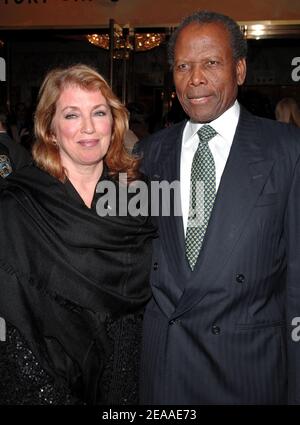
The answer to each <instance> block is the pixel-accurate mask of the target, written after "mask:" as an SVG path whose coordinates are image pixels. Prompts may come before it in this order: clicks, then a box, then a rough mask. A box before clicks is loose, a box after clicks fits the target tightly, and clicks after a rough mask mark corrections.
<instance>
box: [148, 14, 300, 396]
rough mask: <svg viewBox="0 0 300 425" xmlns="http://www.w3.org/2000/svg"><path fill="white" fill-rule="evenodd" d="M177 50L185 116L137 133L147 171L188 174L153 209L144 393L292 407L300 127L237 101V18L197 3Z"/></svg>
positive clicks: (298, 293)
mask: <svg viewBox="0 0 300 425" xmlns="http://www.w3.org/2000/svg"><path fill="white" fill-rule="evenodd" d="M169 47H170V59H171V64H172V68H173V75H174V82H175V86H176V91H177V96H178V99H179V101H180V103H181V105H182V107H183V109H184V111H185V112H186V113H187V115H188V116H189V117H190V119H189V120H188V121H185V122H182V123H179V124H177V125H174V126H173V127H171V128H168V129H165V130H162V131H160V132H159V133H157V134H154V135H153V136H151V137H150V138H148V139H145V140H144V141H142V142H140V146H141V148H142V152H143V158H144V159H143V168H144V172H145V173H146V174H148V175H149V176H150V178H151V179H152V180H156V181H159V182H161V181H168V182H170V183H171V182H174V181H175V180H180V200H181V211H182V216H176V214H175V206H176V205H175V203H174V202H175V201H173V204H172V203H171V206H172V205H173V210H171V215H169V216H163V215H162V214H161V215H160V216H159V217H158V219H157V222H158V227H159V233H160V237H159V239H158V240H155V241H154V254H153V268H152V274H151V285H152V290H153V299H152V300H151V301H150V303H149V304H148V306H147V309H146V313H145V319H144V341H143V355H142V365H141V394H140V400H141V403H142V404H285V403H294V404H297V403H299V402H300V379H299V378H300V350H299V344H300V342H297V340H298V339H299V338H298V336H299V335H298V331H297V326H296V325H299V322H300V318H299V316H300V282H299V279H300V166H299V159H300V132H299V130H298V129H296V128H294V127H293V126H289V125H284V124H280V123H278V122H275V121H271V120H267V119H263V118H258V117H255V116H253V115H251V114H250V113H248V112H247V111H246V110H245V109H244V108H243V107H242V106H240V105H239V103H238V102H237V101H236V98H237V93H238V86H240V85H241V84H243V82H244V80H245V75H246V42H245V40H244V39H243V37H242V34H241V32H240V29H239V27H238V25H237V24H236V23H235V22H234V21H232V20H231V19H230V18H228V17H225V16H223V15H220V14H217V13H212V12H199V13H195V14H193V15H191V16H190V17H188V18H187V19H185V20H184V21H183V23H182V24H181V25H180V26H179V27H178V29H177V30H176V32H175V33H174V34H173V36H172V38H171V40H170V46H169ZM190 180H191V184H190ZM197 181H198V187H197V185H196V186H195V182H196V183H197ZM199 182H200V183H201V184H202V185H203V186H202V189H203V190H204V192H203V191H202V193H204V194H203V199H204V200H203V202H202V210H203V212H204V214H203V216H202V218H201V219H200V220H198V222H197V220H194V217H195V211H196V212H197V211H198V210H197V208H198V207H197V203H196V207H195V199H200V200H201V197H200V198H199V192H198V195H197V192H195V190H196V189H199V187H200V188H201V185H200V186H199ZM195 187H196V189H195ZM197 196H198V198H197ZM198 203H199V202H198ZM200 205H201V202H200ZM200 210H201V209H200ZM196 215H197V214H196ZM195 223H196V224H195ZM292 325H295V326H296V327H294V328H293V326H292Z"/></svg>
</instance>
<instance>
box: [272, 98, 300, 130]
mask: <svg viewBox="0 0 300 425" xmlns="http://www.w3.org/2000/svg"><path fill="white" fill-rule="evenodd" d="M275 117H276V120H277V121H281V122H285V123H289V124H294V125H296V126H297V127H300V109H299V106H298V104H297V102H296V100H295V99H293V98H292V97H284V98H283V99H281V100H280V101H279V102H278V103H277V104H276V108H275Z"/></svg>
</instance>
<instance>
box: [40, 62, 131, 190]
mask: <svg viewBox="0 0 300 425" xmlns="http://www.w3.org/2000/svg"><path fill="white" fill-rule="evenodd" d="M70 86H76V87H80V88H82V89H84V90H91V91H93V90H100V91H101V94H102V95H103V96H104V97H105V99H106V101H107V103H108V105H109V106H110V109H111V113H112V117H113V129H112V137H111V142H110V145H109V148H108V151H107V154H106V156H105V158H104V163H105V165H106V166H107V168H108V171H109V174H110V175H111V176H112V177H114V178H117V177H118V174H119V173H127V179H128V181H129V182H130V181H133V180H135V179H137V178H138V177H139V171H138V169H139V159H138V158H137V157H134V156H132V155H130V154H129V153H128V152H127V151H126V149H125V146H124V136H125V132H126V131H127V130H128V112H127V109H126V108H125V106H124V105H123V104H122V103H121V102H120V100H119V99H118V98H117V97H116V95H115V94H114V93H113V91H112V89H111V88H110V86H109V85H108V83H107V82H106V81H105V79H104V78H103V77H102V76H101V75H100V74H99V73H98V72H97V71H96V70H95V69H93V68H91V67H90V66H87V65H84V64H77V65H73V66H70V67H68V68H64V69H60V68H57V69H53V70H51V71H50V72H49V73H48V74H47V75H46V77H45V79H44V81H43V83H42V85H41V88H40V91H39V97H38V104H37V108H36V112H35V117H34V118H35V119H34V133H35V142H34V145H33V149H32V154H33V158H34V160H35V162H36V164H37V166H38V167H39V168H41V169H42V170H44V171H46V172H47V173H49V174H51V175H52V176H53V177H55V178H57V179H59V180H60V181H65V180H66V177H67V174H66V170H65V169H64V167H63V166H62V163H61V158H60V153H59V149H58V146H57V145H55V144H54V143H53V130H52V121H53V117H54V114H55V111H56V104H57V101H58V99H59V96H60V94H61V92H62V91H63V89H64V88H66V87H70Z"/></svg>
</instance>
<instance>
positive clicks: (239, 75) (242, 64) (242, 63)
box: [236, 58, 247, 86]
mask: <svg viewBox="0 0 300 425" xmlns="http://www.w3.org/2000/svg"><path fill="white" fill-rule="evenodd" d="M246 72H247V65H246V59H245V58H241V59H239V60H238V61H237V63H236V79H237V83H238V85H239V86H241V85H242V84H243V83H244V81H245V78H246Z"/></svg>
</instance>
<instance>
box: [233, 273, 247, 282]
mask: <svg viewBox="0 0 300 425" xmlns="http://www.w3.org/2000/svg"><path fill="white" fill-rule="evenodd" d="M235 280H236V281H237V283H243V282H245V276H244V275H243V274H237V275H236V277H235Z"/></svg>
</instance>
